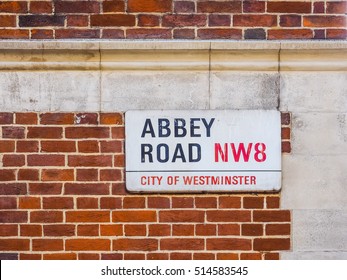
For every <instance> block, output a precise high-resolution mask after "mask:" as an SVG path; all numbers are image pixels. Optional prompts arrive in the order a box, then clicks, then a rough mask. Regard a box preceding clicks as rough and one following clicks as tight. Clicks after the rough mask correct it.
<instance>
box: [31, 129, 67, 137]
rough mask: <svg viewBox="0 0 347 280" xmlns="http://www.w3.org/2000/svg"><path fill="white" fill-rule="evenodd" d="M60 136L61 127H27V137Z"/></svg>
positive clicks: (61, 134) (61, 133)
mask: <svg viewBox="0 0 347 280" xmlns="http://www.w3.org/2000/svg"><path fill="white" fill-rule="evenodd" d="M62 136H63V129H62V128H61V127H42V126H41V127H28V138H39V139H61V138H62Z"/></svg>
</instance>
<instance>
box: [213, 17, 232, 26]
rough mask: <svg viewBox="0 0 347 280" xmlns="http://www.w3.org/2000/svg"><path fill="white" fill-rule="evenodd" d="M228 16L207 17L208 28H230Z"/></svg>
mask: <svg viewBox="0 0 347 280" xmlns="http://www.w3.org/2000/svg"><path fill="white" fill-rule="evenodd" d="M230 24H231V18H230V15H215V14H212V15H209V17H208V26H230Z"/></svg>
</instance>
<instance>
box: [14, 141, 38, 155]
mask: <svg viewBox="0 0 347 280" xmlns="http://www.w3.org/2000/svg"><path fill="white" fill-rule="evenodd" d="M16 151H17V152H20V153H37V152H38V151H39V142H38V141H25V140H19V141H17V145H16Z"/></svg>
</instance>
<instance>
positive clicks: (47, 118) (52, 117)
mask: <svg viewBox="0 0 347 280" xmlns="http://www.w3.org/2000/svg"><path fill="white" fill-rule="evenodd" d="M73 123H74V115H73V114H72V113H45V114H40V124H49V125H52V124H53V125H65V124H73Z"/></svg>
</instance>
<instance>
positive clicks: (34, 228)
mask: <svg viewBox="0 0 347 280" xmlns="http://www.w3.org/2000/svg"><path fill="white" fill-rule="evenodd" d="M20 235H21V236H36V237H37V236H42V226H41V225H21V226H20Z"/></svg>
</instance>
